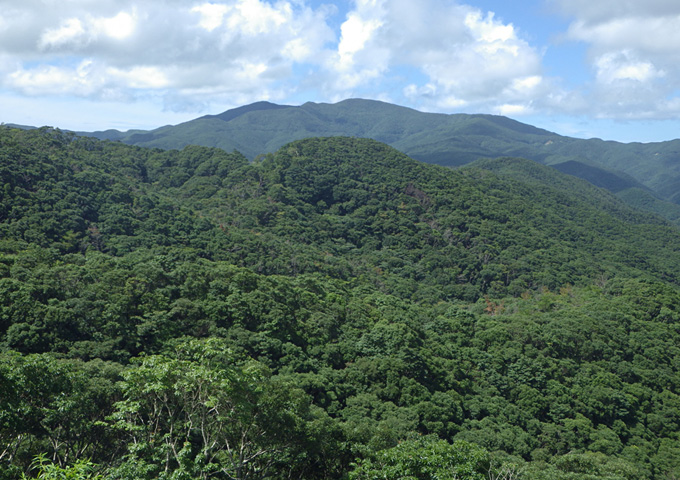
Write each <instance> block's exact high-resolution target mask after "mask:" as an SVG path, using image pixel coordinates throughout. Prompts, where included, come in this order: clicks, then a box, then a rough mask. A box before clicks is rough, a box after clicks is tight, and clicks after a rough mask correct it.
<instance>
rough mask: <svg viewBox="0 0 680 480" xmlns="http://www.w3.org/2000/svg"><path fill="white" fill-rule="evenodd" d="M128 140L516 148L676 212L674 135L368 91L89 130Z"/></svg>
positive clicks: (461, 160) (432, 155) (652, 207)
mask: <svg viewBox="0 0 680 480" xmlns="http://www.w3.org/2000/svg"><path fill="white" fill-rule="evenodd" d="M86 135H93V136H95V137H98V138H104V139H110V140H120V141H123V142H125V143H128V144H131V145H138V146H144V147H159V148H165V149H169V148H183V147H184V146H186V145H203V146H208V147H219V148H223V149H225V150H227V151H232V150H234V149H237V150H239V151H240V152H242V153H243V154H244V155H245V156H246V157H248V158H249V159H252V158H255V157H256V156H257V155H260V154H262V153H266V152H274V151H276V150H278V149H279V148H280V147H281V146H283V145H284V144H287V143H288V142H291V141H294V140H299V139H303V138H309V137H330V136H339V135H340V136H352V137H362V138H372V139H374V140H378V141H380V142H384V143H387V144H388V145H391V146H393V147H394V148H396V149H398V150H399V151H401V152H404V153H406V154H407V155H409V156H411V157H412V158H415V159H417V160H421V161H423V162H427V163H433V164H437V165H444V166H460V165H464V164H468V163H470V162H473V161H475V160H478V159H480V158H498V157H504V156H512V157H521V158H527V159H530V160H535V161H537V162H539V163H542V164H545V165H552V166H554V167H555V168H557V169H559V170H560V171H563V172H566V173H569V174H571V175H575V176H577V177H579V178H583V179H586V180H588V181H589V182H591V183H593V184H595V185H597V186H599V187H604V188H607V189H609V190H610V191H612V192H614V193H617V194H619V196H620V197H621V198H622V199H624V200H625V201H627V202H630V203H631V204H632V205H635V206H637V207H641V208H644V209H647V210H649V211H652V212H655V213H658V214H663V215H666V214H668V215H670V217H669V218H677V217H678V216H680V207H679V206H678V204H680V196H678V192H680V154H679V151H680V140H673V141H668V142H657V143H647V144H643V143H628V144H624V143H619V142H605V141H602V140H600V139H589V140H584V139H578V138H570V137H565V136H562V135H558V134H555V133H552V132H549V131H546V130H543V129H540V128H536V127H533V126H531V125H527V124H524V123H521V122H518V121H515V120H512V119H510V118H507V117H502V116H496V115H468V114H452V115H444V114H434V113H424V112H419V111H417V110H413V109H410V108H406V107H401V106H398V105H392V104H389V103H384V102H378V101H373V100H362V99H348V100H343V101H341V102H338V103H335V104H324V103H320V104H316V103H312V102H308V103H305V104H304V105H300V106H292V105H276V104H273V103H269V102H258V103H254V104H252V105H246V106H243V107H239V108H235V109H232V110H228V111H226V112H224V113H222V114H220V115H206V116H204V117H200V118H197V119H195V120H191V121H189V122H185V123H182V124H179V125H174V126H172V125H170V126H165V127H161V128H157V129H155V130H151V131H130V132H118V131H115V130H109V131H106V132H92V133H86Z"/></svg>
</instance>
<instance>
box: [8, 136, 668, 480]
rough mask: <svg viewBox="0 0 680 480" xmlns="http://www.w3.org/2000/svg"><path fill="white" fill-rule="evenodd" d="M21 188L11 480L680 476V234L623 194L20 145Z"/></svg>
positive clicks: (365, 164) (396, 158) (404, 169)
mask: <svg viewBox="0 0 680 480" xmlns="http://www.w3.org/2000/svg"><path fill="white" fill-rule="evenodd" d="M0 177H1V178H2V190H0V392H2V394H1V395H0V478H2V479H8V480H9V479H19V478H77V479H81V478H110V479H156V478H159V479H185V478H186V479H198V478H205V479H208V478H211V479H212V478H214V479H223V478H224V479H231V478H237V479H246V478H248V479H251V478H277V479H279V478H280V479H283V478H309V479H313V478H337V479H339V478H349V479H374V478H375V479H377V478H442V479H454V478H457V479H502V478H504V479H510V478H513V479H514V478H524V479H532V480H533V479H537V480H542V479H545V480H548V479H550V480H552V479H557V480H591V479H606V480H623V479H626V480H634V479H635V480H637V479H664V480H669V479H673V478H677V477H678V476H680V438H679V433H680V376H679V370H680V347H679V345H680V323H679V321H680V291H679V289H678V287H679V283H680V278H679V276H678V275H679V274H680V255H679V254H678V252H679V250H680V232H679V231H678V229H677V227H675V226H673V225H672V224H669V223H668V222H667V221H665V220H664V219H662V218H661V217H656V216H653V215H649V214H643V213H641V212H640V211H637V210H634V209H632V208H630V207H628V206H626V205H625V204H624V203H623V202H621V201H620V200H618V199H617V198H616V197H615V196H613V195H612V194H611V193H609V192H607V191H604V190H600V189H598V188H596V187H594V186H592V185H590V184H588V183H586V182H584V181H581V180H578V179H575V178H573V177H570V176H568V175H565V174H562V173H560V172H558V171H556V170H554V169H550V168H548V167H545V166H541V165H539V164H536V163H534V162H530V161H527V160H521V159H517V158H504V159H498V160H495V161H484V162H478V163H476V164H472V165H470V166H467V167H464V168H460V169H457V170H450V169H447V168H444V167H438V166H434V165H426V164H423V163H420V162H417V161H415V160H412V159H410V158H408V157H407V156H405V155H403V154H402V153H399V152H398V151H396V150H394V149H393V148H391V147H388V146H386V145H384V144H381V143H378V142H376V141H373V140H367V139H356V138H339V137H336V138H323V139H319V138H313V139H306V140H300V141H296V142H293V143H290V144H287V145H286V146H284V147H282V148H281V149H280V150H279V151H277V152H276V153H272V154H267V155H264V156H260V157H258V158H257V159H256V160H255V161H252V162H251V161H249V160H248V159H247V158H246V157H244V156H243V155H241V154H240V153H238V152H232V153H228V152H225V151H223V150H219V149H214V148H207V147H196V146H188V147H185V148H183V149H182V150H167V151H165V150H159V149H146V148H141V147H132V146H127V145H123V144H121V143H115V142H106V141H99V140H95V139H92V138H81V137H77V136H75V135H73V134H69V133H65V132H62V131H59V130H56V129H49V128H43V129H37V130H33V131H22V130H16V129H11V128H6V127H3V128H0ZM69 475H70V476H69Z"/></svg>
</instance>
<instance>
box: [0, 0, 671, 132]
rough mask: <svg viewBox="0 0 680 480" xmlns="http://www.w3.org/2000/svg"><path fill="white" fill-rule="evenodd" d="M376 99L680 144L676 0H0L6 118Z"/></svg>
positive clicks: (181, 116) (87, 127) (124, 119)
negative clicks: (677, 141)
mask: <svg viewBox="0 0 680 480" xmlns="http://www.w3.org/2000/svg"><path fill="white" fill-rule="evenodd" d="M346 98H367V99H375V100H382V101H386V102H390V103H394V104H397V105H402V106H406V107H411V108H415V109H417V110H420V111H425V112H437V113H449V114H453V113H488V114H496V115H505V116H508V117H510V118H513V119H515V120H519V121H521V122H524V123H529V124H531V125H535V126H537V127H540V128H545V129H547V130H550V131H553V132H556V133H559V134H562V135H568V136H572V137H579V138H592V137H597V138H602V139H605V140H616V141H622V142H653V141H664V140H671V139H675V138H678V137H680V2H678V1H677V0H514V1H509V0H469V1H462V0H460V1H457V0H346V1H338V2H324V1H323V0H213V1H209V2H205V1H203V0H197V1H192V0H144V1H141V0H59V1H57V0H21V1H20V2H19V1H16V0H0V122H2V123H5V124H20V125H32V126H44V125H48V126H54V127H58V128H61V129H67V130H75V131H95V130H106V129H109V128H115V129H118V130H123V131H125V130H129V129H145V130H149V129H153V128H157V127H160V126H163V125H175V124H178V123H181V122H184V121H188V120H191V119H193V118H196V117H199V116H202V115H206V114H218V113H221V112H223V111H225V110H228V109H230V108H235V107H238V106H242V105H247V104H249V103H253V102H256V101H261V100H267V101H270V102H273V103H278V104H287V105H301V104H303V103H305V102H316V103H321V102H323V103H335V102H338V101H340V100H343V99H346Z"/></svg>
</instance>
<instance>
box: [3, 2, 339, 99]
mask: <svg viewBox="0 0 680 480" xmlns="http://www.w3.org/2000/svg"><path fill="white" fill-rule="evenodd" d="M332 10H333V9H332V8H330V7H319V8H316V9H313V8H311V7H308V6H306V5H304V4H303V3H301V2H300V1H297V0H291V1H285V0H282V1H277V2H276V3H271V2H269V1H266V0H222V1H212V2H210V1H207V2H198V3H196V2H193V3H189V2H182V1H180V0H162V1H159V2H139V1H136V0H123V1H117V0H102V1H100V2H95V3H93V2H91V1H87V0H73V1H70V2H61V3H59V4H57V2H37V1H35V0H26V2H25V3H24V2H16V3H15V4H14V5H13V6H11V7H8V8H6V9H4V10H3V11H2V12H0V57H2V58H3V63H2V65H0V68H1V69H2V70H0V75H2V76H1V77H0V82H1V83H0V86H2V87H5V88H9V89H11V90H13V91H17V92H21V93H22V94H25V95H54V94H61V95H74V96H80V97H88V98H93V99H104V98H106V99H110V98H119V99H128V100H130V99H135V98H146V97H148V96H149V95H156V96H160V97H164V96H167V97H168V98H169V99H172V100H170V101H167V102H165V104H166V105H168V106H170V107H171V108H172V106H173V105H182V108H187V105H189V104H194V105H195V106H196V107H197V108H200V106H202V105H205V104H206V101H207V99H208V98H210V99H211V100H212V101H215V100H216V101H223V100H224V99H225V98H242V99H245V100H246V101H254V100H260V99H262V98H267V95H271V94H274V92H276V94H279V95H282V93H281V92H284V91H286V90H290V89H294V88H295V83H294V81H293V80H292V75H291V72H292V71H293V69H294V68H296V67H297V66H299V65H304V64H306V63H319V62H321V60H320V59H319V57H320V56H323V55H324V52H325V51H326V44H328V43H329V42H332V41H333V40H334V39H335V35H334V33H333V31H332V30H331V29H330V27H329V26H328V24H327V22H326V17H327V16H328V15H329V13H330V12H332ZM282 85H283V86H282ZM179 99H182V100H181V101H180V100H179ZM230 103H231V102H228V104H230Z"/></svg>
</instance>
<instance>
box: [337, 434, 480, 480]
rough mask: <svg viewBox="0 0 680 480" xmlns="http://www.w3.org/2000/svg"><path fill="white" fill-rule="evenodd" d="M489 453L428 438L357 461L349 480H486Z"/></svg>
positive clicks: (467, 444)
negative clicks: (387, 479)
mask: <svg viewBox="0 0 680 480" xmlns="http://www.w3.org/2000/svg"><path fill="white" fill-rule="evenodd" d="M488 472H489V453H488V452H487V451H486V450H485V449H484V448H482V447H480V446H478V445H475V444H473V443H468V442H464V441H456V442H454V443H453V444H450V443H448V442H446V441H444V440H440V439H439V438H437V437H436V436H433V435H428V436H424V437H417V438H413V439H410V440H406V441H404V442H401V443H400V444H398V445H397V446H396V447H392V448H388V449H386V450H382V451H379V452H377V453H375V454H374V455H372V456H371V457H370V458H366V459H363V460H360V461H358V462H357V464H356V465H355V467H354V469H353V470H352V471H351V472H350V475H349V478H350V479H351V480H383V479H386V478H389V479H390V480H431V479H437V480H485V479H486V478H487V474H488Z"/></svg>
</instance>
